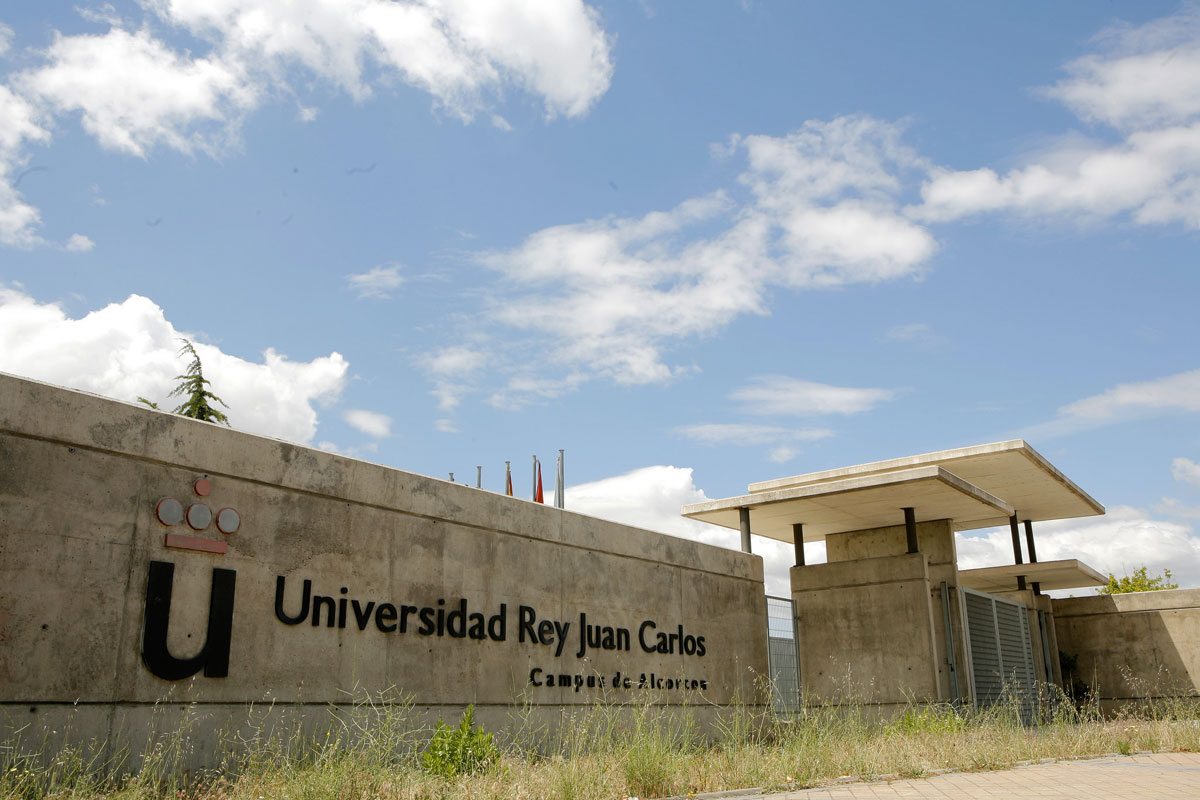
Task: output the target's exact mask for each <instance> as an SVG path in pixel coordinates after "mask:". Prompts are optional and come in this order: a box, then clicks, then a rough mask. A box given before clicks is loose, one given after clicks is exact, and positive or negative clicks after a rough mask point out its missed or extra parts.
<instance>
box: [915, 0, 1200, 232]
mask: <svg viewBox="0 0 1200 800" xmlns="http://www.w3.org/2000/svg"><path fill="white" fill-rule="evenodd" d="M1099 42H1100V45H1101V47H1100V51H1099V52H1096V53H1092V54H1089V55H1086V56H1084V57H1082V58H1079V59H1077V60H1075V61H1073V62H1071V63H1070V64H1068V65H1067V72H1068V73H1069V75H1070V77H1068V78H1066V79H1064V80H1062V81H1060V82H1059V83H1057V84H1056V85H1054V86H1053V87H1050V88H1048V89H1046V90H1045V91H1044V94H1045V95H1046V96H1048V97H1051V98H1054V99H1056V100H1059V101H1061V102H1063V103H1065V104H1066V105H1067V106H1068V107H1069V108H1070V109H1071V110H1072V111H1074V112H1075V113H1076V114H1078V115H1079V116H1080V117H1081V118H1082V119H1083V120H1085V121H1087V122H1090V123H1095V124H1098V125H1105V126H1110V127H1111V128H1112V129H1115V130H1116V131H1117V132H1118V134H1119V135H1120V137H1122V138H1119V139H1118V140H1117V141H1115V142H1112V141H1103V140H1095V141H1094V140H1088V139H1081V138H1080V137H1079V136H1073V137H1069V138H1067V139H1065V140H1064V141H1063V142H1062V143H1061V144H1059V145H1056V146H1053V147H1050V148H1048V149H1047V151H1046V152H1043V153H1040V154H1037V155H1036V156H1035V157H1034V158H1032V159H1031V160H1030V163H1028V164H1026V165H1025V166H1021V167H1018V168H1016V169H1013V170H1010V171H1009V172H1007V173H1006V174H1004V175H1001V174H999V173H997V172H996V171H995V170H993V169H991V168H988V167H982V168H979V169H973V170H962V171H957V170H948V169H936V170H934V171H933V173H932V175H931V177H930V179H929V180H928V181H927V182H926V183H925V185H924V187H923V189H922V192H921V194H922V200H923V202H922V204H921V205H920V206H918V207H915V208H913V209H912V210H911V214H912V217H913V218H914V219H922V220H927V221H948V220H954V219H959V218H961V217H965V216H970V215H974V214H980V213H984V212H994V211H1012V212H1016V213H1020V214H1027V215H1038V216H1041V215H1047V214H1051V215H1068V216H1077V217H1080V218H1083V219H1091V220H1094V219H1103V218H1108V217H1114V216H1118V215H1128V217H1129V218H1130V219H1132V220H1133V221H1134V222H1136V223H1140V224H1167V223H1180V224H1183V225H1185V226H1187V227H1190V228H1200V12H1198V11H1197V9H1196V8H1195V7H1189V8H1188V9H1186V10H1184V11H1182V12H1181V13H1179V14H1177V15H1175V16H1173V17H1167V18H1165V19H1160V20H1155V21H1152V22H1149V23H1146V24H1145V25H1142V26H1140V27H1134V26H1120V27H1116V28H1113V29H1111V30H1110V31H1108V32H1106V33H1105V34H1104V35H1103V36H1101V37H1100V38H1099Z"/></svg>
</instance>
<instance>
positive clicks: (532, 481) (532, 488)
mask: <svg viewBox="0 0 1200 800" xmlns="http://www.w3.org/2000/svg"><path fill="white" fill-rule="evenodd" d="M529 499H530V500H537V456H533V471H532V472H531V473H530V478H529Z"/></svg>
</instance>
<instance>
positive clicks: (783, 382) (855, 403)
mask: <svg viewBox="0 0 1200 800" xmlns="http://www.w3.org/2000/svg"><path fill="white" fill-rule="evenodd" d="M749 383H750V385H748V386H745V387H744V388H741V389H738V390H737V391H735V392H734V393H733V394H731V395H730V397H732V398H733V399H734V400H737V401H739V402H740V403H741V404H742V410H743V411H745V412H746V413H748V414H762V415H772V416H813V415H818V414H861V413H863V412H865V411H870V410H872V409H873V408H875V407H876V406H877V405H879V404H880V403H885V402H887V401H889V400H891V399H892V398H893V397H894V396H895V394H896V393H895V392H894V391H892V390H891V389H856V388H852V387H848V386H830V385H828V384H824V383H815V382H813V381H801V380H797V379H795V378H788V377H785V376H782V375H765V376H762V377H759V378H754V379H753V380H751V381H750V382H749Z"/></svg>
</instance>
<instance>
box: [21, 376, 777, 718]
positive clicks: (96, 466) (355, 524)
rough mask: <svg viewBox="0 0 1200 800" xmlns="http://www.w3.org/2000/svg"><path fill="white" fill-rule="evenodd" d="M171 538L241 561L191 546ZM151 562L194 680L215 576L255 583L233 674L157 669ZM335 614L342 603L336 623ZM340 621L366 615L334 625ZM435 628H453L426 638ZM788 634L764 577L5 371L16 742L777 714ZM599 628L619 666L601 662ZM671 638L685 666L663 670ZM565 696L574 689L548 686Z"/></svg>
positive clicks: (509, 503)
mask: <svg viewBox="0 0 1200 800" xmlns="http://www.w3.org/2000/svg"><path fill="white" fill-rule="evenodd" d="M198 478H206V479H208V480H210V481H211V485H212V488H211V494H210V495H209V496H207V497H201V496H198V495H197V494H196V493H195V492H194V491H193V484H194V482H195V481H196V480H197V479H198ZM164 497H174V498H177V499H179V500H180V501H181V502H182V503H183V505H184V506H188V505H190V504H192V503H203V504H206V505H208V506H209V507H210V508H211V510H212V511H213V512H216V511H217V510H218V509H220V508H224V507H232V508H235V509H237V511H238V512H239V513H240V515H241V520H242V522H241V528H240V529H239V530H238V531H237V532H236V533H234V534H232V535H225V534H222V533H220V532H218V531H217V529H216V527H215V525H210V526H208V527H207V528H206V529H205V530H202V531H199V532H197V531H193V530H190V529H189V527H188V525H187V524H186V523H179V524H176V525H172V526H165V525H163V524H162V523H160V522H159V521H158V519H157V518H156V515H155V506H156V504H157V502H158V501H159V500H160V499H161V498H164ZM168 534H186V535H192V536H195V537H198V538H199V539H203V540H207V541H211V542H219V543H223V544H225V545H227V547H228V552H227V553H226V554H224V555H216V554H212V553H202V552H194V551H191V550H180V549H173V548H168V547H166V546H165V541H166V536H167V535H168ZM151 562H163V563H169V564H172V565H173V568H174V575H173V580H172V583H171V586H172V590H171V591H172V594H171V597H170V614H169V626H168V631H167V636H166V643H167V649H168V651H169V653H170V654H171V655H172V656H173V657H175V658H181V659H182V658H187V657H190V656H193V655H196V654H198V653H200V652H201V650H202V648H203V647H204V646H205V640H206V634H207V629H208V627H207V626H208V622H209V618H210V613H209V596H210V587H211V586H212V584H213V575H214V569H221V570H232V571H234V572H235V573H236V588H235V590H234V593H233V598H234V600H233V602H234V609H233V615H232V630H231V635H230V644H229V665H228V675H227V676H225V677H213V676H207V675H205V673H204V671H203V670H200V671H198V672H197V673H196V674H195V675H191V676H189V677H186V678H184V679H181V680H176V681H171V680H164V679H163V678H162V677H158V676H156V675H155V674H153V673H152V671H151V670H150V669H149V668H148V666H147V663H146V660H145V659H144V658H143V655H142V650H143V632H144V623H145V620H146V597H147V584H148V577H149V570H150V565H151ZM280 578H283V579H284V591H283V593H282V596H281V597H282V612H283V614H284V615H285V616H290V617H299V616H301V609H302V608H303V595H304V582H305V581H311V586H310V591H309V594H310V603H309V606H310V608H309V610H308V613H307V615H306V616H305V617H304V619H303V621H301V622H299V624H285V623H284V622H283V621H281V619H280V618H278V616H277V613H276V609H275V605H276V593H277V586H278V581H279V579H280ZM314 596H322V597H327V598H330V600H329V602H328V603H325V602H324V601H322V617H321V619H320V623H319V624H314V623H313V621H312V616H313V609H314V608H315V601H314V600H313V599H312V598H313V597H314ZM464 601H465V603H466V611H467V614H468V615H470V614H480V615H482V616H481V617H479V618H477V621H478V627H477V628H476V629H475V633H476V635H477V636H479V637H482V638H472V637H471V636H465V637H462V638H457V637H456V636H454V635H452V634H451V633H450V629H449V628H447V627H446V626H445V624H444V623H443V624H442V625H441V627H440V628H439V627H438V626H437V625H436V616H437V614H438V612H450V611H455V610H457V609H460V608H461V607H462V603H463V602H464ZM355 602H357V606H356V605H355ZM387 603H390V604H392V605H393V606H394V607H395V608H394V611H393V612H392V613H391V614H388V613H383V612H381V611H380V609H381V607H382V606H383V605H384V604H387ZM327 606H328V607H332V608H335V609H338V610H339V611H341V609H343V608H344V609H345V612H344V616H342V615H341V614H339V617H341V618H340V619H339V620H338V622H337V623H335V624H334V625H333V626H332V627H330V626H328V625H327V624H326V622H327V619H328V614H327V613H325V612H326V611H327V610H328V608H327ZM404 606H411V607H413V608H414V611H412V612H410V613H409V614H408V618H407V627H406V629H405V631H404V632H401V631H400V630H392V631H387V630H385V629H387V628H389V627H390V626H397V628H398V626H399V622H400V620H399V619H397V617H398V616H400V615H402V614H403V613H404ZM356 609H357V614H356ZM423 609H428V612H425V611H422V610H423ZM381 613H383V615H382V616H380V614H381ZM422 613H428V614H429V617H430V620H433V621H434V622H435V624H434V625H433V630H432V631H424V632H421V631H419V630H418V629H419V628H420V622H421V620H420V614H422ZM523 614H524V615H525V616H524V617H522V615H523ZM581 615H586V620H585V619H584V618H583V617H582V616H581ZM523 619H524V620H525V621H526V622H527V624H526V625H524V626H523V625H522V624H521V622H522V620H523ZM493 620H496V621H493ZM499 620H503V630H501V623H500V622H499ZM764 620H765V600H764V595H763V585H762V561H761V559H760V558H759V557H757V556H751V555H746V554H743V553H739V552H735V551H731V550H723V549H720V548H716V547H711V546H708V545H704V544H700V543H697V542H692V541H686V540H682V539H677V538H673V537H670V536H665V535H662V534H656V533H652V532H649V531H643V530H639V529H635V528H631V527H627V526H623V525H618V524H615V523H611V522H607V521H602V520H598V519H593V518H589V517H585V516H582V515H580V514H574V513H571V512H569V511H562V510H559V509H555V508H552V507H548V506H544V505H540V504H534V503H530V502H527V501H523V500H516V499H513V498H508V497H504V496H501V495H496V494H492V493H489V492H484V491H480V490H478V489H474V488H471V487H467V486H464V485H461V484H450V483H446V482H444V481H440V480H435V479H432V478H428V477H424V476H421V475H415V474H412V473H407V472H402V471H399V470H394V469H388V468H385V467H381V466H378V465H374V464H368V463H365V462H361V461H355V460H352V459H348V458H344V457H341V456H337V455H333V454H330V453H325V452H321V451H317V450H312V449H309V448H305V447H301V446H297V445H293V444H288V443H285V442H281V441H277V440H272V439H267V438H263V437H258V436H252V435H249V434H245V433H241V432H238V431H235V430H230V429H227V428H223V427H219V426H215V425H210V424H207V423H201V422H196V421H192V420H187V419H183V418H181V417H177V416H174V415H170V414H165V413H160V412H155V411H151V410H148V409H144V408H141V407H138V406H134V405H131V404H127V403H120V402H116V401H111V400H107V399H103V398H99V397H95V396H92V395H87V394H84V393H80V392H74V391H69V390H64V389H60V388H56V387H52V386H48V385H45V384H40V383H36V382H33V381H28V380H23V379H19V378H15V377H12V376H7V375H2V374H0V708H2V709H3V711H4V712H5V715H6V717H7V719H8V722H7V723H6V726H7V727H8V728H10V729H12V728H13V727H19V726H20V725H22V724H24V723H26V722H30V721H42V720H44V721H47V722H49V723H54V724H59V721H61V720H63V719H65V718H66V716H67V715H69V716H70V717H71V720H72V723H71V724H72V726H73V728H74V730H75V731H77V732H79V733H81V734H83V735H86V736H98V737H104V736H109V735H112V734H115V733H116V732H117V731H118V729H119V728H121V727H122V726H124V727H126V728H129V727H132V728H133V729H135V730H139V729H142V728H144V727H145V726H146V725H148V724H149V720H150V718H151V716H153V715H154V714H159V715H164V714H165V715H167V716H170V713H171V712H170V711H169V710H167V709H169V708H170V707H177V708H184V707H185V706H186V705H187V704H194V706H193V708H200V709H208V710H209V711H210V712H211V715H210V716H211V717H212V718H213V719H214V720H215V719H217V718H220V717H222V716H225V717H229V716H230V715H231V714H233V715H236V714H238V713H243V712H244V709H245V706H244V704H246V703H251V702H255V703H262V702H264V701H273V702H275V703H279V704H286V705H291V706H293V707H295V708H301V707H316V708H318V709H322V711H321V713H324V712H323V709H324V708H325V706H327V705H328V704H331V703H342V704H345V703H348V702H350V700H351V695H352V694H353V693H355V692H357V693H358V695H359V696H360V697H361V696H363V695H364V694H365V693H372V694H378V693H380V692H384V691H386V690H393V691H395V692H399V693H401V694H403V695H404V696H406V697H408V698H410V699H411V701H412V702H413V703H414V704H415V705H416V706H417V707H418V709H421V710H428V711H430V712H431V713H436V714H443V715H445V716H447V717H451V716H457V713H458V711H459V710H460V709H461V708H462V707H463V706H465V705H466V704H467V703H474V704H476V705H477V706H478V707H479V708H480V717H481V718H482V719H483V720H484V721H485V722H490V723H492V724H499V723H501V722H503V721H504V720H506V719H507V718H508V717H509V716H510V714H511V711H512V708H513V704H525V705H526V706H527V708H528V709H530V710H531V711H530V716H532V717H538V718H542V719H544V720H549V719H555V718H557V717H558V716H559V715H561V714H562V713H563V712H564V710H567V709H571V708H578V707H581V706H586V705H588V704H591V703H594V702H597V701H600V700H603V699H607V700H611V701H613V702H618V703H623V702H630V701H634V702H640V701H645V700H648V699H653V700H655V701H656V702H660V703H664V704H668V705H675V706H680V707H684V706H686V707H689V708H696V709H701V710H702V711H701V712H700V713H708V712H707V711H703V709H708V710H711V709H712V707H713V706H714V705H721V704H726V703H729V702H730V701H731V700H732V699H734V698H735V697H736V698H739V699H740V700H742V701H747V700H749V701H751V702H755V701H757V700H758V697H757V695H756V694H755V692H756V689H755V686H754V677H755V675H756V674H765V673H766V671H767V656H766V630H765V621H764ZM585 621H586V623H587V624H589V625H598V626H603V628H608V629H609V630H607V631H605V630H603V628H602V629H601V630H600V631H599V632H600V633H601V634H604V633H608V634H609V637H610V642H609V643H610V644H612V645H617V647H615V648H613V649H604V648H603V647H602V646H601V647H596V646H593V647H584V648H583V650H582V651H581V628H582V623H583V622H585ZM647 621H649V622H650V625H646V623H647ZM543 622H546V623H547V625H542V623H543ZM555 623H557V627H556V626H555ZM439 630H440V633H439ZM680 631H682V634H683V635H682V637H680ZM621 632H624V633H623V634H622V633H621ZM425 633H428V634H429V635H424V634H425ZM659 633H661V634H663V637H664V638H663V641H664V642H665V645H664V648H663V649H664V650H667V651H669V652H658V651H657V650H655V651H653V652H648V651H647V648H646V647H644V646H643V642H645V643H646V645H648V646H649V647H650V648H654V647H655V645H657V644H658V642H659V639H658V636H657V635H658V634H659ZM531 634H532V636H531ZM639 634H640V635H639ZM699 637H703V654H701V652H700V650H701V646H700V642H699ZM602 638H603V637H602ZM531 639H533V641H531ZM560 642H561V644H560ZM560 647H561V649H560ZM681 650H684V651H686V652H681ZM535 670H541V671H540V672H535ZM618 673H619V674H620V675H621V681H620V685H619V686H614V679H615V678H616V676H617V674H618ZM549 675H554V676H566V677H567V680H568V681H570V685H568V686H563V687H559V686H557V685H553V686H552V685H547V684H548V683H549V681H548V679H547V676H549ZM576 676H578V678H577V677H576ZM643 676H644V678H645V680H644V681H643ZM652 676H653V681H654V683H653V686H654V687H655V688H650V687H651V685H652V684H651V677H652ZM626 677H628V678H630V680H631V683H630V684H629V685H628V687H627V686H626V685H625V683H624V680H625V678H626ZM589 679H590V680H591V682H592V683H593V684H594V685H592V686H589V685H588V681H589ZM600 679H603V681H604V686H603V688H601V686H600V685H599V684H600ZM576 680H581V681H582V682H583V685H582V686H576V685H575V682H576ZM660 680H662V681H663V683H662V684H661V685H659V684H658V683H657V682H658V681H660ZM667 681H669V683H668V682H667ZM680 681H686V683H685V684H683V685H685V686H686V687H687V688H681V686H680V684H679V682H680ZM693 682H694V683H693ZM555 683H557V681H555ZM538 684H541V685H538ZM164 701H165V702H164ZM156 702H157V703H159V705H158V707H157V708H156V707H155V703H156ZM76 703H78V705H75V704H76ZM181 713H182V712H181ZM205 713H209V712H205ZM230 718H231V717H230ZM214 724H216V723H215V722H212V721H211V720H210V721H209V722H206V723H205V725H204V728H205V730H211V729H212V726H213V725H214Z"/></svg>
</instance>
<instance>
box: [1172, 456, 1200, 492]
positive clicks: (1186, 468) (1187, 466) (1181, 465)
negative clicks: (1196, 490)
mask: <svg viewBox="0 0 1200 800" xmlns="http://www.w3.org/2000/svg"><path fill="white" fill-rule="evenodd" d="M1171 476H1172V477H1173V478H1175V480H1177V481H1179V482H1180V483H1188V484H1191V485H1192V486H1200V464H1197V463H1196V462H1195V461H1192V460H1191V459H1188V458H1177V459H1175V460H1174V461H1172V462H1171Z"/></svg>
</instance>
